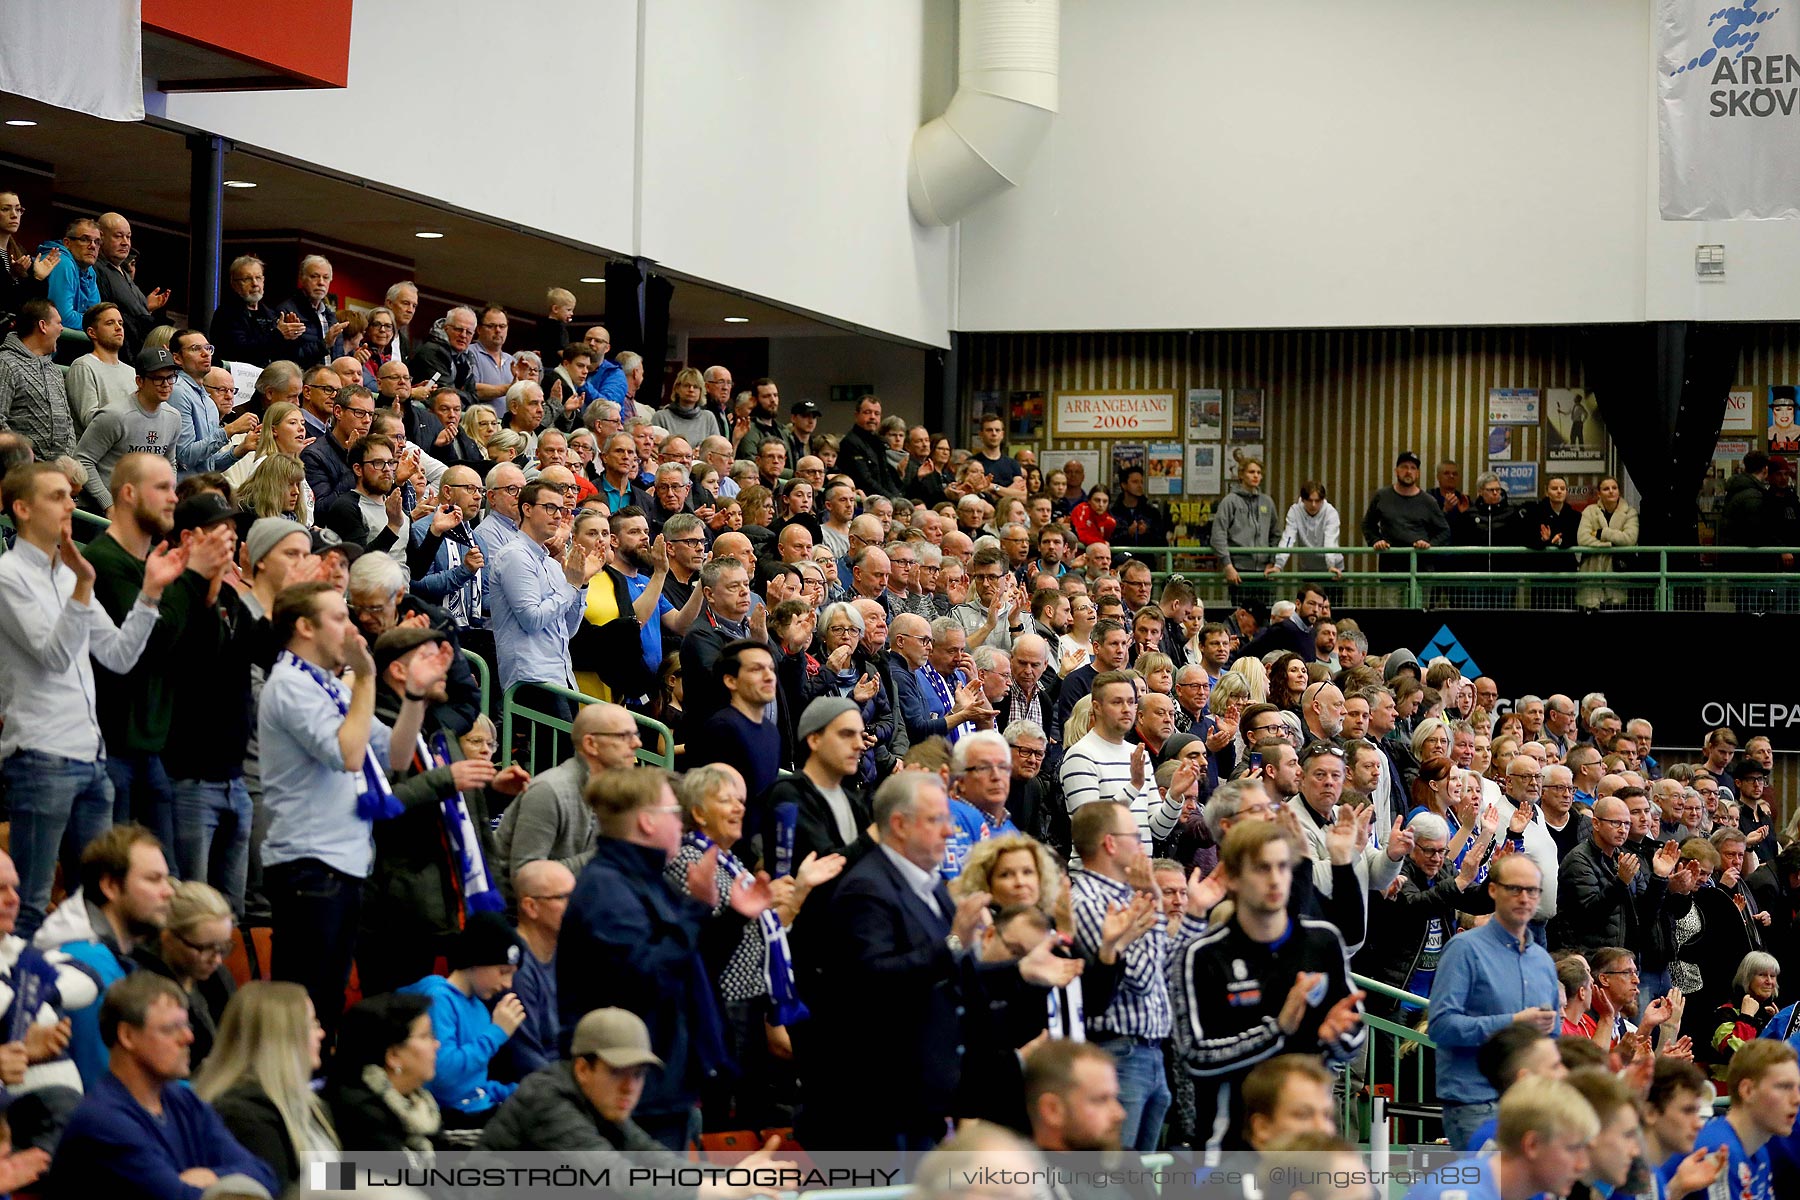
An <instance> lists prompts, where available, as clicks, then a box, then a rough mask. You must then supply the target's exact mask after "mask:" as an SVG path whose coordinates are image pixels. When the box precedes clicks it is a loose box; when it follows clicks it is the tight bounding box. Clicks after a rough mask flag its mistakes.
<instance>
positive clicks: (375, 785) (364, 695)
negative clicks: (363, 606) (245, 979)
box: [257, 581, 451, 1028]
mask: <svg viewBox="0 0 1800 1200" xmlns="http://www.w3.org/2000/svg"><path fill="white" fill-rule="evenodd" d="M271 625H272V631H271V632H272V636H273V638H274V641H275V644H276V645H278V646H283V647H285V648H284V649H283V651H282V652H281V654H280V656H279V657H278V658H277V659H276V660H275V665H274V666H272V667H270V668H269V674H268V678H267V680H266V681H265V682H264V683H263V690H262V698H261V700H260V701H259V703H258V708H257V736H258V739H259V743H260V746H261V766H262V788H263V803H264V805H265V807H266V808H267V809H268V812H269V832H268V836H267V837H266V838H265V839H264V841H263V849H262V863H263V885H264V890H265V892H266V893H267V894H268V897H269V904H270V908H271V909H272V911H273V917H274V919H273V922H272V923H273V926H274V938H275V942H276V944H277V945H278V946H279V947H280V949H279V950H278V951H277V952H276V955H275V962H274V974H275V978H277V979H283V980H289V981H292V982H295V983H299V984H301V985H302V986H304V987H305V988H306V991H307V994H308V995H309V996H311V997H312V1002H313V1009H314V1011H315V1012H317V1013H318V1015H319V1020H320V1021H321V1022H323V1023H325V1025H326V1026H327V1028H332V1027H335V1025H336V1019H337V1016H338V1014H339V1013H342V1012H343V1011H344V986H345V984H347V983H348V982H349V979H350V959H351V951H352V948H353V947H354V945H355V942H356V929H357V918H358V916H359V914H360V912H361V908H362V892H363V885H364V882H365V881H366V880H367V879H368V876H369V872H370V869H371V867H372V866H373V863H374V843H373V839H372V835H371V827H372V825H373V824H374V822H376V821H378V820H388V819H391V818H393V817H395V816H398V815H399V814H400V812H401V806H400V803H399V801H397V800H396V799H395V798H394V794H393V792H392V791H391V790H390V789H389V787H388V782H387V773H388V771H389V769H392V770H395V771H399V770H402V769H404V768H405V767H406V766H407V765H408V763H410V762H411V760H412V756H413V751H414V748H415V746H416V745H417V743H418V739H419V729H420V726H421V724H422V722H423V720H424V717H425V697H426V695H427V693H429V692H431V691H432V689H433V688H435V687H436V685H437V683H438V682H439V681H441V680H442V679H443V676H444V672H445V671H446V670H447V669H448V667H449V661H450V653H451V651H450V647H449V643H447V642H445V643H441V644H439V645H437V646H435V647H423V648H421V649H420V650H419V651H418V652H416V653H415V654H413V655H412V657H411V658H410V659H408V661H407V678H406V681H405V682H406V690H405V697H406V698H405V701H404V702H403V703H402V705H401V707H400V715H399V718H398V719H397V720H396V721H395V722H394V726H393V728H392V729H390V728H389V727H388V726H387V725H384V724H383V723H382V722H380V721H378V720H376V719H375V674H376V672H375V660H374V658H373V657H371V655H370V653H369V647H368V644H367V643H366V642H365V641H364V640H363V636H362V634H361V633H360V632H358V631H357V628H356V626H355V624H354V623H353V622H352V621H351V619H350V610H349V608H348V607H347V606H346V605H345V603H344V597H343V595H342V594H341V593H339V592H337V591H334V590H333V589H332V587H331V585H330V584H329V583H326V582H324V581H316V582H312V583H302V584H298V585H296V586H294V587H291V588H287V589H285V590H284V591H282V592H281V593H280V594H279V595H278V596H277V597H276V598H275V611H274V613H273V615H272V617H271ZM346 667H348V668H349V669H350V671H351V673H352V677H353V683H352V686H350V687H345V686H344V684H343V683H342V682H341V681H340V680H339V678H338V676H339V675H340V674H341V673H342V672H343V670H344V669H345V668H346Z"/></svg>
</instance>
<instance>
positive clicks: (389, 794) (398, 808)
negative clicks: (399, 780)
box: [276, 650, 406, 825]
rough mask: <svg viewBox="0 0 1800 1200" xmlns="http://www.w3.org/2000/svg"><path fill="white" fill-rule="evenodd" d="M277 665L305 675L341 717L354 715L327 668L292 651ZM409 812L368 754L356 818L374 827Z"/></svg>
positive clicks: (360, 778)
mask: <svg viewBox="0 0 1800 1200" xmlns="http://www.w3.org/2000/svg"><path fill="white" fill-rule="evenodd" d="M276 662H277V663H287V664H288V665H289V666H291V667H295V668H297V669H298V670H300V671H302V672H303V673H305V674H306V676H307V677H308V678H310V679H311V680H312V681H313V682H314V683H316V684H318V685H319V686H320V687H321V688H323V689H324V690H325V694H326V695H327V696H330V697H331V702H332V703H333V704H335V705H336V706H337V710H338V716H340V717H347V716H349V715H350V702H349V701H348V700H346V699H344V691H343V688H342V687H340V686H339V685H338V683H337V681H336V680H335V679H333V678H332V677H331V676H330V675H328V674H326V673H325V671H324V669H323V668H321V667H316V666H314V665H313V664H312V663H309V662H307V661H306V660H305V659H304V658H301V657H300V656H299V655H297V654H295V653H294V652H293V651H292V650H283V651H282V652H281V656H280V657H279V658H277V659H276ZM371 749H372V748H371ZM405 811H406V808H405V806H404V805H402V804H401V803H400V801H398V800H396V799H395V798H394V789H392V788H390V787H389V786H388V781H387V772H386V771H383V770H382V769H381V767H380V766H379V765H377V763H376V762H375V755H374V754H373V753H372V752H369V753H364V754H363V761H362V771H361V772H360V773H358V776H357V781H356V815H357V816H359V817H361V818H362V819H363V820H365V821H367V822H369V823H370V824H371V825H373V824H374V823H375V822H376V821H391V820H393V819H394V818H395V817H397V816H399V815H400V814H401V813H403V812H405Z"/></svg>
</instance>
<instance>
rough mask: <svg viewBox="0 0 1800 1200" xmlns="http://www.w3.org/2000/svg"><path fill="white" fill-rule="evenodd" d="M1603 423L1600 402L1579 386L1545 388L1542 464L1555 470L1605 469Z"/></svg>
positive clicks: (1604, 432)
mask: <svg viewBox="0 0 1800 1200" xmlns="http://www.w3.org/2000/svg"><path fill="white" fill-rule="evenodd" d="M1606 452H1607V442H1606V426H1604V425H1602V424H1601V423H1600V405H1599V404H1598V403H1597V402H1596V401H1595V400H1594V396H1593V393H1591V392H1589V391H1586V390H1585V389H1582V388H1547V389H1545V391H1544V460H1545V462H1544V467H1545V469H1546V470H1549V471H1554V472H1563V471H1580V472H1594V471H1604V470H1606Z"/></svg>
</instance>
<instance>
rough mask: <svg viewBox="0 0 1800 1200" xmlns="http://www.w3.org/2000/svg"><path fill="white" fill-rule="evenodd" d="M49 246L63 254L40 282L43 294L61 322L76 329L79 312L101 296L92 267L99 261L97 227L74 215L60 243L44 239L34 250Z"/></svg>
mask: <svg viewBox="0 0 1800 1200" xmlns="http://www.w3.org/2000/svg"><path fill="white" fill-rule="evenodd" d="M52 249H61V250H62V252H63V253H62V257H61V259H59V260H58V261H57V264H56V265H55V266H54V267H52V268H50V276H49V278H48V279H46V280H45V281H44V289H45V294H46V295H47V296H48V297H49V299H50V303H52V304H54V305H56V311H57V312H59V313H61V314H62V319H63V324H64V325H66V326H67V327H68V328H70V329H80V328H81V316H82V314H83V313H85V312H87V310H88V309H89V308H91V307H92V306H93V305H96V304H98V303H100V301H101V300H102V299H103V297H102V296H101V295H100V277H99V275H98V274H97V273H96V272H95V270H94V264H95V263H97V262H99V261H100V226H99V225H97V224H95V223H94V222H93V221H92V220H90V219H89V218H87V217H77V218H76V219H75V220H73V221H70V222H69V224H68V226H67V227H66V228H65V229H64V230H63V236H62V242H61V243H60V244H59V243H57V242H45V243H44V244H43V245H41V246H39V247H38V253H39V254H40V255H41V254H44V253H45V252H46V251H49V250H52Z"/></svg>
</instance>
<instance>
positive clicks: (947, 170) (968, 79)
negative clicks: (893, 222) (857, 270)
mask: <svg viewBox="0 0 1800 1200" xmlns="http://www.w3.org/2000/svg"><path fill="white" fill-rule="evenodd" d="M959 31H960V32H959V35H958V36H959V43H960V44H959V49H958V55H957V60H958V61H957V87H956V95H955V96H953V97H951V99H950V106H949V107H948V108H947V109H945V110H944V115H943V116H941V117H938V118H936V119H935V120H932V121H929V122H927V123H926V124H924V125H922V126H920V127H919V130H918V132H916V133H915V134H913V142H912V155H911V159H910V162H909V163H908V166H907V181H906V196H907V200H908V201H909V202H910V203H911V205H912V211H913V219H914V220H916V221H918V222H919V224H921V225H950V224H953V223H954V222H956V221H959V220H961V219H962V217H963V215H964V214H965V213H967V212H968V211H969V210H970V209H972V208H974V207H975V206H976V205H977V204H979V203H981V202H982V201H983V200H985V199H987V198H988V197H989V196H992V195H995V194H997V193H999V192H1000V191H1002V190H1004V189H1006V188H1009V187H1012V186H1014V185H1015V184H1017V183H1018V181H1019V177H1020V176H1021V175H1022V174H1023V173H1024V170H1025V168H1026V166H1027V165H1029V163H1030V162H1031V158H1032V155H1034V154H1035V153H1037V148H1038V143H1040V142H1041V141H1043V139H1044V133H1045V131H1046V130H1048V129H1049V128H1050V118H1051V117H1052V116H1053V115H1055V113H1056V109H1057V71H1058V66H1057V55H1058V49H1059V45H1060V41H1061V36H1062V10H1061V0H962V9H961V13H960V16H959Z"/></svg>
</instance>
